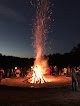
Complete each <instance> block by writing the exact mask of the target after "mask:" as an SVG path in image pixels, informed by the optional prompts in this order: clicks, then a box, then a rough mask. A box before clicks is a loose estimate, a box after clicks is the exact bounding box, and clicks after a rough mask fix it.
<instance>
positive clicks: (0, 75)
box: [0, 68, 4, 82]
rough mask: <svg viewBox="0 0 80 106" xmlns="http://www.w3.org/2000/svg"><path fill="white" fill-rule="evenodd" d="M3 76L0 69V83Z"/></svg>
mask: <svg viewBox="0 0 80 106" xmlns="http://www.w3.org/2000/svg"><path fill="white" fill-rule="evenodd" d="M3 74H4V70H3V69H2V68H0V82H1V79H2V77H3Z"/></svg>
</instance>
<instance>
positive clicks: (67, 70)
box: [0, 66, 80, 91]
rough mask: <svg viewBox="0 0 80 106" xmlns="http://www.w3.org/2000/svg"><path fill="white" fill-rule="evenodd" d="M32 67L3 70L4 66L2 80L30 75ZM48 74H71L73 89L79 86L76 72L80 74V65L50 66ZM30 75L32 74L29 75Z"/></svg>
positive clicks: (0, 75)
mask: <svg viewBox="0 0 80 106" xmlns="http://www.w3.org/2000/svg"><path fill="white" fill-rule="evenodd" d="M30 72H31V71H30V69H29V71H27V70H26V67H25V68H24V70H23V69H22V68H19V69H14V70H13V69H11V70H10V69H7V70H5V71H4V70H3V69H2V68H0V82H1V79H2V78H9V77H12V76H13V77H16V78H18V77H22V76H23V77H24V76H25V75H26V76H28V74H30ZM47 74H48V75H55V76H57V75H65V76H70V77H72V90H75V91H76V90H77V88H78V81H77V78H76V74H80V66H79V67H72V68H70V67H69V66H68V67H67V68H62V69H58V67H57V66H50V67H49V68H48V71H47ZM29 76H30V75H29Z"/></svg>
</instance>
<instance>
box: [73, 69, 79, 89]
mask: <svg viewBox="0 0 80 106" xmlns="http://www.w3.org/2000/svg"><path fill="white" fill-rule="evenodd" d="M75 71H76V70H75V68H72V90H73V91H77V89H78V82H77V78H76V72H75Z"/></svg>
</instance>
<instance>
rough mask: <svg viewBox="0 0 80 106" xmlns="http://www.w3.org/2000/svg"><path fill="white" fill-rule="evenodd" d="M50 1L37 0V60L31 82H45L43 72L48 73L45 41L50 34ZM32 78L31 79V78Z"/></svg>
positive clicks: (35, 37) (35, 38)
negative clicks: (44, 57) (44, 56)
mask: <svg viewBox="0 0 80 106" xmlns="http://www.w3.org/2000/svg"><path fill="white" fill-rule="evenodd" d="M48 15H49V1H48V0H37V6H36V19H35V20H36V21H34V26H33V35H34V42H33V47H34V49H35V53H36V60H35V62H34V71H33V75H32V81H31V82H30V83H37V84H38V83H45V82H46V81H45V78H44V77H43V74H45V73H46V71H47V68H48V64H47V60H45V59H43V57H42V56H43V55H44V53H45V44H46V43H45V41H46V39H47V38H46V35H47V34H48V21H49V19H50V18H49V17H50V16H48ZM30 80H31V79H30Z"/></svg>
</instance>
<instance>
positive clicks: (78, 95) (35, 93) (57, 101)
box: [0, 76, 80, 106]
mask: <svg viewBox="0 0 80 106" xmlns="http://www.w3.org/2000/svg"><path fill="white" fill-rule="evenodd" d="M77 79H78V82H79V83H80V78H79V76H78V77H77ZM5 105H7V106H34V105H35V106H51V105H70V106H71V105H72V106H74V105H80V85H79V86H78V91H76V92H74V91H72V88H71V85H68V86H62V87H54V88H25V87H6V86H5V85H0V106H5Z"/></svg>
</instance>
